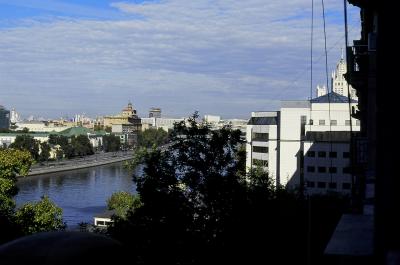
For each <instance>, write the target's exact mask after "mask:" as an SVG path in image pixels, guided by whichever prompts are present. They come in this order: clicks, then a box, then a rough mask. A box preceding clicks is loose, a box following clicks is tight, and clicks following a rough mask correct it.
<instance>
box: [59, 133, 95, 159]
mask: <svg viewBox="0 0 400 265" xmlns="http://www.w3.org/2000/svg"><path fill="white" fill-rule="evenodd" d="M71 145H72V147H73V149H74V154H75V155H76V156H86V155H92V154H94V151H93V146H92V144H91V143H90V141H89V138H88V137H87V136H86V135H78V136H76V137H72V138H71ZM64 151H65V150H64Z"/></svg>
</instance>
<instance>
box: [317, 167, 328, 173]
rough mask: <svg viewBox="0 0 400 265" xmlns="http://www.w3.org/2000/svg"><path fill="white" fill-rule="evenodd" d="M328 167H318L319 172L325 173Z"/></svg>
mask: <svg viewBox="0 0 400 265" xmlns="http://www.w3.org/2000/svg"><path fill="white" fill-rule="evenodd" d="M325 172H326V167H318V173H325Z"/></svg>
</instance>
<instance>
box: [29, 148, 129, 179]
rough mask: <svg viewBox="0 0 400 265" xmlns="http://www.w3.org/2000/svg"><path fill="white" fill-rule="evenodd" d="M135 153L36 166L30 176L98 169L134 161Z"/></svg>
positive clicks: (125, 152) (101, 154) (104, 154)
mask: <svg viewBox="0 0 400 265" xmlns="http://www.w3.org/2000/svg"><path fill="white" fill-rule="evenodd" d="M132 155H133V151H121V152H113V153H99V154H94V155H91V156H86V157H82V158H76V159H69V160H63V161H58V162H48V163H46V164H45V165H38V164H37V165H34V166H33V167H32V168H31V170H30V172H29V174H28V176H34V175H42V174H48V173H55V172H62V171H70V170H76V169H82V168H89V167H97V166H101V165H107V164H112V163H117V162H122V161H127V160H130V159H132Z"/></svg>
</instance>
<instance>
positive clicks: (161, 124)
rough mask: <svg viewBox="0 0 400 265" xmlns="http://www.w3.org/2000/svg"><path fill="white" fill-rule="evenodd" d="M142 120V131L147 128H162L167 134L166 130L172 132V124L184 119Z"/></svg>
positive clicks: (154, 118)
mask: <svg viewBox="0 0 400 265" xmlns="http://www.w3.org/2000/svg"><path fill="white" fill-rule="evenodd" d="M141 119H142V125H144V126H142V129H143V130H145V129H148V128H155V129H158V128H162V129H163V130H164V131H166V132H168V130H170V129H171V130H172V129H173V128H174V124H175V123H176V122H181V121H184V120H185V119H184V118H181V119H176V118H156V117H153V118H141Z"/></svg>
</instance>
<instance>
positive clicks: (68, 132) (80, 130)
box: [58, 127, 93, 137]
mask: <svg viewBox="0 0 400 265" xmlns="http://www.w3.org/2000/svg"><path fill="white" fill-rule="evenodd" d="M88 133H93V132H92V131H91V130H89V129H88V128H85V127H71V128H68V129H65V130H64V131H61V132H59V133H58V134H60V135H64V136H67V137H71V136H78V135H87V134H88Z"/></svg>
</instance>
